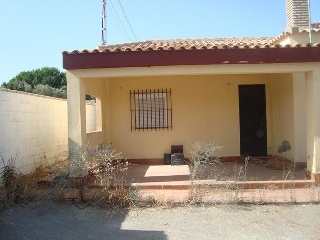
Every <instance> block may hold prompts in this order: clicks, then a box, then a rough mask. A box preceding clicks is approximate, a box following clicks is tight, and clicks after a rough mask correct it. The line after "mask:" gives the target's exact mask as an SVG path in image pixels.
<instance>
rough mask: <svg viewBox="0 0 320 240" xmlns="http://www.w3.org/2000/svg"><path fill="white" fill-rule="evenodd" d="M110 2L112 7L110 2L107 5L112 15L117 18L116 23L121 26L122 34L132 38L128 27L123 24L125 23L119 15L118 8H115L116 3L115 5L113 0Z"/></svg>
mask: <svg viewBox="0 0 320 240" xmlns="http://www.w3.org/2000/svg"><path fill="white" fill-rule="evenodd" d="M109 2H110V4H111V7H112V8H110V7H109V4H108V5H107V6H108V7H109V9H110V12H111V14H112V16H113V17H114V19H115V20H116V23H117V25H118V27H119V28H120V30H121V31H122V34H123V35H124V36H125V37H126V38H127V39H128V40H131V38H130V36H129V34H128V32H127V30H126V28H125V27H124V25H123V23H122V21H121V19H120V17H119V15H118V12H117V10H116V9H115V7H114V5H113V3H112V1H111V0H109ZM119 22H120V24H119Z"/></svg>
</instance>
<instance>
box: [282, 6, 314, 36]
mask: <svg viewBox="0 0 320 240" xmlns="http://www.w3.org/2000/svg"><path fill="white" fill-rule="evenodd" d="M286 14H287V27H286V32H291V33H292V32H295V31H299V30H301V29H305V28H309V20H310V14H309V0H286Z"/></svg>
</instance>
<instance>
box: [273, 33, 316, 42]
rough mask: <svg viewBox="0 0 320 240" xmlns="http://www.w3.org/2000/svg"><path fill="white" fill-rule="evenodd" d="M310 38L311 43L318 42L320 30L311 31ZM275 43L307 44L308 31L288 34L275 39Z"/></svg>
mask: <svg viewBox="0 0 320 240" xmlns="http://www.w3.org/2000/svg"><path fill="white" fill-rule="evenodd" d="M311 40H312V43H313V44H315V43H320V32H314V31H313V32H312V35H311ZM275 43H277V44H280V45H287V44H290V45H297V44H302V45H303V44H308V43H309V33H307V32H302V33H293V34H289V35H288V36H286V37H285V38H283V39H280V40H278V41H276V42H275Z"/></svg>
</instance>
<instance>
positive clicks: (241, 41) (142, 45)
mask: <svg viewBox="0 0 320 240" xmlns="http://www.w3.org/2000/svg"><path fill="white" fill-rule="evenodd" d="M303 31H308V29H305V30H302V31H301V32H303ZM314 31H316V32H320V29H316V30H314ZM289 34H290V33H283V34H281V35H280V36H278V37H240V38H235V37H234V38H203V39H171V40H150V41H144V42H133V43H123V44H113V45H105V46H99V47H97V48H96V49H94V50H92V51H88V50H87V49H85V50H83V51H78V50H74V51H72V52H66V51H65V52H63V53H64V54H77V53H98V52H128V51H133V52H136V51H161V50H184V49H186V50H192V49H195V50H201V49H235V48H243V49H248V48H293V47H304V46H305V45H296V46H293V45H288V46H281V45H279V44H276V41H277V40H279V39H280V38H283V37H284V36H287V35H289ZM318 45H319V44H314V45H310V46H315V47H319V46H318Z"/></svg>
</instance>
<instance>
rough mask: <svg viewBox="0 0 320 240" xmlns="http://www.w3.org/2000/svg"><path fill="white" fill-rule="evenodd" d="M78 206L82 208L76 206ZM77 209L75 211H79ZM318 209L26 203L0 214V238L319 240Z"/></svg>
mask: <svg viewBox="0 0 320 240" xmlns="http://www.w3.org/2000/svg"><path fill="white" fill-rule="evenodd" d="M81 206H82V205H81ZM81 206H80V207H81ZM319 226H320V205H311V204H310V205H304V204H301V205H298V204H297V205H215V206H209V207H208V206H207V207H204V206H186V207H175V208H167V209H165V208H145V209H137V208H134V209H121V210H111V209H101V208H93V207H86V208H84V209H80V208H79V206H77V205H75V204H73V203H66V204H61V203H60V204H55V203H52V202H41V203H30V204H29V205H28V206H23V207H21V206H20V207H15V208H12V209H9V210H6V211H4V212H1V213H0V239H2V240H13V239H16V240H18V239H19V240H20V239H21V240H22V239H23V240H37V239H39V240H40V239H41V240H44V239H69V240H72V239H77V240H79V239H89V240H90V239H99V240H102V239H163V240H164V239H268V240H269V239H299V240H301V239H314V240H316V239H320V227H319Z"/></svg>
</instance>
